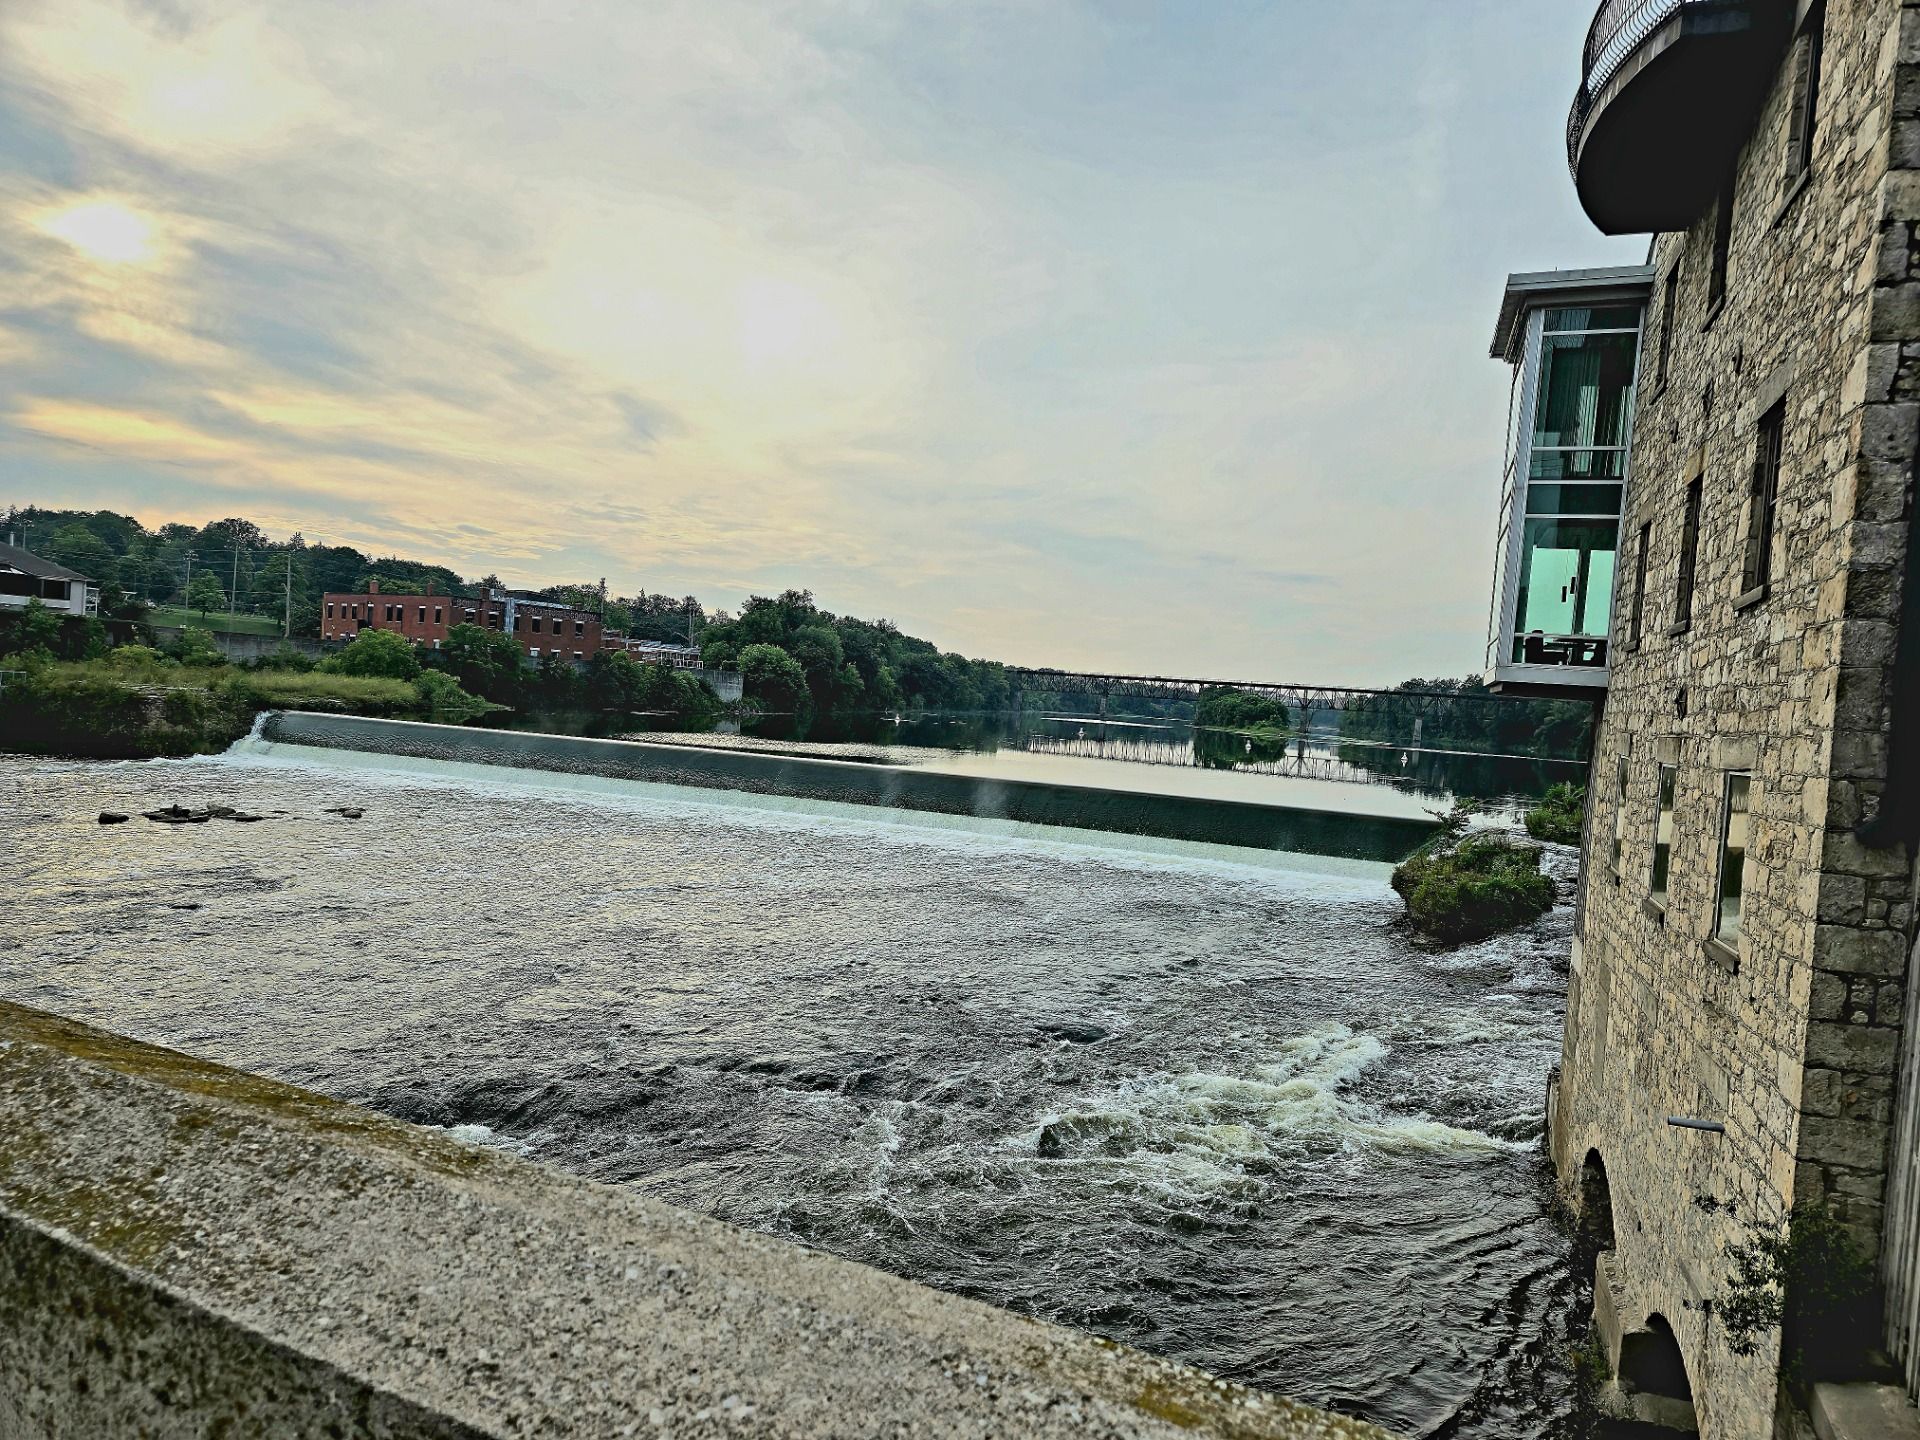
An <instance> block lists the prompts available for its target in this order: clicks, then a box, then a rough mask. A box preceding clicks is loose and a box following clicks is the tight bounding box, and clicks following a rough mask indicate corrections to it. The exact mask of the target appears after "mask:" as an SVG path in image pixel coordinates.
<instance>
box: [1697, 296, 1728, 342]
mask: <svg viewBox="0 0 1920 1440" xmlns="http://www.w3.org/2000/svg"><path fill="white" fill-rule="evenodd" d="M1726 308H1727V297H1726V296H1724V295H1722V296H1721V297H1720V298H1719V299H1718V300H1716V301H1714V302H1713V303H1712V304H1711V305H1709V306H1707V313H1706V314H1705V315H1702V316H1701V317H1700V333H1701V334H1702V335H1704V334H1706V333H1707V331H1709V330H1711V329H1712V328H1713V322H1714V321H1716V320H1718V319H1719V318H1720V312H1721V311H1722V310H1724V309H1726Z"/></svg>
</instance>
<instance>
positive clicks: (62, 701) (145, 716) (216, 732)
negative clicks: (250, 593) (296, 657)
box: [0, 660, 492, 760]
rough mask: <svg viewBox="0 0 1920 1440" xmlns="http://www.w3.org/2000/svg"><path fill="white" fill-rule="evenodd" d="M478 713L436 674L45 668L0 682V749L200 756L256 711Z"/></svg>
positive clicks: (101, 664) (99, 665) (66, 664)
mask: <svg viewBox="0 0 1920 1440" xmlns="http://www.w3.org/2000/svg"><path fill="white" fill-rule="evenodd" d="M7 663H8V662H7V661H5V660H0V667H4V666H5V665H6V664H7ZM488 708H492V707H489V706H487V705H486V704H485V702H483V701H479V700H476V699H474V697H473V696H471V695H468V694H466V692H464V691H462V690H460V689H459V688H458V686H456V685H453V684H452V683H451V682H450V681H449V679H448V677H446V676H444V675H435V676H434V677H433V679H432V680H426V679H425V678H424V677H423V679H422V680H420V681H412V680H393V679H387V678H385V677H381V676H371V675H334V674H327V673H324V672H308V673H300V672H295V671H287V670H242V669H237V668H234V667H232V666H206V667H200V666H190V665H159V664H152V665H127V664H116V663H114V661H113V660H81V661H53V662H42V663H38V664H34V665H31V666H29V667H28V668H25V669H20V670H10V671H7V672H6V673H5V674H4V675H0V749H3V750H12V751H17V752H22V753H25V754H30V755H75V756H86V757H90V758H99V759H122V760H124V759H148V758H152V757H155V756H162V755H195V754H208V753H212V752H215V751H220V750H224V749H226V748H227V746H229V745H231V744H232V743H233V742H234V741H235V740H237V739H239V738H240V737H241V736H242V735H245V734H246V733H247V731H248V730H249V729H251V728H252V726H253V718H254V716H255V715H257V714H259V713H260V712H261V711H263V710H332V711H336V712H339V713H343V714H351V715H385V716H409V717H413V718H418V719H433V720H450V721H459V720H466V719H470V718H472V717H473V716H474V715H476V714H479V713H480V712H481V711H483V710H486V709H488Z"/></svg>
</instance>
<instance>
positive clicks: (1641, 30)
mask: <svg viewBox="0 0 1920 1440" xmlns="http://www.w3.org/2000/svg"><path fill="white" fill-rule="evenodd" d="M1726 4H1727V0H1604V3H1602V4H1601V6H1600V9H1599V11H1598V12H1597V13H1596V14H1595V15H1594V17H1593V24H1592V25H1590V26H1589V27H1588V28H1587V44H1586V48H1585V50H1584V51H1582V53H1581V80H1580V93H1579V94H1577V95H1575V96H1574V97H1573V109H1572V111H1571V113H1569V114H1568V116H1567V163H1568V164H1572V163H1573V162H1574V161H1575V160H1577V159H1578V158H1579V155H1580V135H1581V132H1582V131H1583V130H1584V129H1585V128H1586V123H1587V117H1588V116H1589V115H1591V114H1592V113H1593V103H1594V98H1595V97H1596V96H1597V95H1599V94H1600V92H1601V91H1602V90H1604V89H1606V88H1607V82H1608V81H1609V80H1611V79H1613V77H1614V76H1615V75H1617V74H1619V73H1620V67H1621V66H1622V65H1623V64H1625V63H1626V61H1627V58H1628V57H1629V56H1630V55H1632V54H1633V52H1634V51H1635V50H1637V49H1639V48H1640V46H1641V45H1642V44H1643V43H1645V41H1646V40H1647V38H1648V37H1649V36H1651V35H1652V34H1653V33H1654V32H1655V31H1657V30H1658V29H1659V28H1660V27H1661V26H1662V25H1664V24H1666V23H1667V22H1668V21H1669V20H1671V19H1673V17H1674V16H1676V15H1678V14H1680V12H1681V11H1683V10H1687V9H1701V8H1706V7H1710V6H1711V7H1716V8H1719V9H1725V8H1726Z"/></svg>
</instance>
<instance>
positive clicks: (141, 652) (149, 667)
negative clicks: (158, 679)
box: [107, 645, 180, 675]
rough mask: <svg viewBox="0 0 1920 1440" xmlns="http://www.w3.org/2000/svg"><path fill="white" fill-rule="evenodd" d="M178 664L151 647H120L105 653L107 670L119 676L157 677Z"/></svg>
mask: <svg viewBox="0 0 1920 1440" xmlns="http://www.w3.org/2000/svg"><path fill="white" fill-rule="evenodd" d="M179 663H180V662H179V661H177V660H174V659H172V658H170V657H169V656H166V655H163V654H161V653H160V652H159V651H158V650H156V649H154V648H153V646H151V645H122V646H120V647H119V648H118V649H116V650H111V651H109V652H108V653H107V668H108V669H109V670H112V671H113V672H114V673H115V674H119V675H157V674H159V673H161V672H162V671H166V670H172V669H174V668H176V667H177V666H178V664H179Z"/></svg>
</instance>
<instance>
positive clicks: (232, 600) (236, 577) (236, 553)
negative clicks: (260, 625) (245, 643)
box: [227, 543, 240, 634]
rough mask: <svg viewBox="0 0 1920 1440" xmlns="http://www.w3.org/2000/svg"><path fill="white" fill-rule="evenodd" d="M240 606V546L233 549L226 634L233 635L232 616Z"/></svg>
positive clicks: (236, 545)
mask: <svg viewBox="0 0 1920 1440" xmlns="http://www.w3.org/2000/svg"><path fill="white" fill-rule="evenodd" d="M239 604H240V546H239V545H238V544H237V543H236V544H235V545H234V547H233V587H232V588H231V589H230V590H228V591H227V633H229V634H231V633H233V616H234V612H235V610H236V609H237V608H238V606H239Z"/></svg>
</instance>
